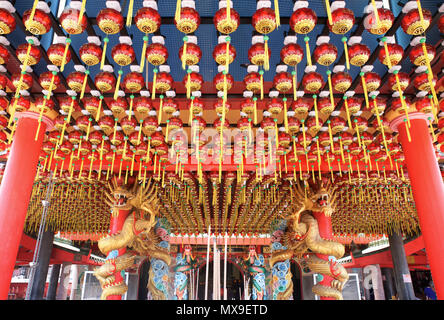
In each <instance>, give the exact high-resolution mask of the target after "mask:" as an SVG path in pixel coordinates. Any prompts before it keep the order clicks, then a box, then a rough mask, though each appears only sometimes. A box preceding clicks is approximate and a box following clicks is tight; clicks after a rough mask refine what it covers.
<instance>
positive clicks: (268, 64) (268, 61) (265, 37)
mask: <svg viewBox="0 0 444 320" xmlns="http://www.w3.org/2000/svg"><path fill="white" fill-rule="evenodd" d="M268 39H269V38H268V36H264V51H265V52H264V54H265V59H264V69H265V70H267V71H268V70H269V69H270V57H269V56H268Z"/></svg>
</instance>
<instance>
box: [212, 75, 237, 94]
mask: <svg viewBox="0 0 444 320" xmlns="http://www.w3.org/2000/svg"><path fill="white" fill-rule="evenodd" d="M225 83H226V85H227V90H230V89H231V87H232V86H233V84H234V78H233V76H232V75H231V74H229V73H228V74H224V73H223V72H219V73H218V74H216V76H215V77H214V79H213V84H214V86H215V87H216V90H218V91H224V88H225Z"/></svg>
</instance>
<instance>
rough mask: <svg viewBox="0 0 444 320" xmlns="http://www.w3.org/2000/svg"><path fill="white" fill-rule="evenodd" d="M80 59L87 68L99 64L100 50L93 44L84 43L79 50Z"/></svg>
mask: <svg viewBox="0 0 444 320" xmlns="http://www.w3.org/2000/svg"><path fill="white" fill-rule="evenodd" d="M79 55H80V59H81V60H82V61H83V62H84V63H85V64H86V65H88V66H94V65H96V64H98V63H99V62H100V59H101V57H102V48H101V47H100V46H98V45H96V44H95V43H85V44H84V45H82V46H81V47H80V50H79Z"/></svg>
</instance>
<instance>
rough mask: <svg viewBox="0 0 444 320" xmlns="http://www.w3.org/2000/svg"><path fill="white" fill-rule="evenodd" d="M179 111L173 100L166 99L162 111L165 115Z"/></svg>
mask: <svg viewBox="0 0 444 320" xmlns="http://www.w3.org/2000/svg"><path fill="white" fill-rule="evenodd" d="M177 110H179V105H178V104H177V103H176V101H174V99H171V98H168V99H165V101H164V102H163V111H164V112H165V113H166V114H167V115H171V114H172V113H173V112H176V111H177Z"/></svg>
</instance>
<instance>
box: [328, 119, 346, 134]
mask: <svg viewBox="0 0 444 320" xmlns="http://www.w3.org/2000/svg"><path fill="white" fill-rule="evenodd" d="M330 121H331V131H332V134H337V133H339V132H342V130H344V128H345V126H346V121H345V120H344V119H343V118H341V117H332V118H331V120H330Z"/></svg>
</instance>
